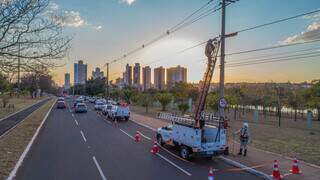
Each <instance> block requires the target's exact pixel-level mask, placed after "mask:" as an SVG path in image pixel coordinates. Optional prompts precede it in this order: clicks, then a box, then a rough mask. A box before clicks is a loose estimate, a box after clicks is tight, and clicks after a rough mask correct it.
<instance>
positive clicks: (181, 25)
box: [110, 0, 220, 63]
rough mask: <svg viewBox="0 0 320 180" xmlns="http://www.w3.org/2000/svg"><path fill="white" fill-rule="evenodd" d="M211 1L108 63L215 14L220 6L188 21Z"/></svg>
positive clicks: (211, 0) (209, 2)
mask: <svg viewBox="0 0 320 180" xmlns="http://www.w3.org/2000/svg"><path fill="white" fill-rule="evenodd" d="M213 1H214V0H210V1H208V2H207V3H206V4H204V5H203V6H201V7H200V8H199V9H197V10H196V11H194V12H193V13H191V14H190V15H189V16H187V17H186V18H185V19H183V20H182V21H180V22H179V23H177V24H176V25H175V26H173V27H171V28H169V30H167V31H166V32H165V33H162V34H160V35H159V36H157V37H156V38H154V39H152V40H150V41H148V42H147V43H145V44H143V45H142V46H140V47H137V48H135V49H133V50H131V51H129V52H128V53H126V54H124V55H123V56H121V57H119V58H115V59H113V60H111V61H110V63H114V62H117V61H119V60H121V59H124V58H126V57H127V56H129V55H131V54H134V53H136V52H137V51H139V50H142V49H144V48H145V47H147V46H149V45H151V44H153V43H155V42H157V41H159V40H160V39H162V38H164V37H166V36H168V35H170V34H172V33H174V32H176V31H178V30H180V29H182V28H184V27H186V26H189V25H191V24H193V23H194V22H196V21H199V20H200V19H202V18H204V17H206V16H208V15H210V14H212V13H214V12H216V11H217V10H219V9H217V7H218V6H220V4H219V5H218V6H215V7H214V9H213V10H212V9H209V10H207V11H205V12H203V13H201V14H200V15H198V16H197V17H195V18H194V19H191V20H189V19H190V18H191V17H192V16H194V15H195V14H197V13H199V12H200V11H201V10H202V9H204V8H205V7H207V6H208V5H209V4H211V3H212V2H213ZM188 20H189V21H188Z"/></svg>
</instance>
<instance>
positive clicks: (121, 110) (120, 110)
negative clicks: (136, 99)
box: [107, 105, 130, 121]
mask: <svg viewBox="0 0 320 180" xmlns="http://www.w3.org/2000/svg"><path fill="white" fill-rule="evenodd" d="M107 116H108V118H110V119H112V120H121V119H124V120H125V121H128V120H129V118H130V110H129V106H127V105H112V108H111V109H110V110H108V111H107Z"/></svg>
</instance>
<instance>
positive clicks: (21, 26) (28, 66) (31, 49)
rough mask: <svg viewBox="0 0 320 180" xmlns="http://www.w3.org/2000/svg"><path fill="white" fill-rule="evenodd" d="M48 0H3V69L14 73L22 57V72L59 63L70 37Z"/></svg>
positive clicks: (0, 9)
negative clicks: (50, 9) (51, 10)
mask: <svg viewBox="0 0 320 180" xmlns="http://www.w3.org/2000/svg"><path fill="white" fill-rule="evenodd" d="M48 5H49V0H1V1H0V70H1V71H2V72H7V73H9V74H10V73H14V72H16V68H17V65H18V58H20V60H21V61H20V67H21V71H24V72H34V71H36V70H37V69H39V67H43V66H45V67H46V68H51V67H55V66H57V65H58V61H57V60H58V59H62V58H63V57H64V56H65V55H66V52H67V50H68V49H69V43H70V41H71V38H70V37H68V36H64V35H63V27H62V25H61V24H60V23H59V22H57V21H54V19H53V18H52V17H53V14H52V12H49V9H48V8H49V6H48Z"/></svg>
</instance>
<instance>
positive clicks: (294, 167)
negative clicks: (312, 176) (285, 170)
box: [290, 158, 302, 174]
mask: <svg viewBox="0 0 320 180" xmlns="http://www.w3.org/2000/svg"><path fill="white" fill-rule="evenodd" d="M290 172H291V173H292V174H301V173H302V171H300V169H299V166H298V160H297V158H294V159H293V165H292V168H291V170H290Z"/></svg>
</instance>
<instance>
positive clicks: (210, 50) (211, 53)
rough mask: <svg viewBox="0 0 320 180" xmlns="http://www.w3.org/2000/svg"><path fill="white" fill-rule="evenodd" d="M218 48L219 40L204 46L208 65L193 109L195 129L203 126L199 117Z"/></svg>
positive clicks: (210, 41) (203, 105) (211, 40)
mask: <svg viewBox="0 0 320 180" xmlns="http://www.w3.org/2000/svg"><path fill="white" fill-rule="evenodd" d="M219 46H220V40H218V39H217V38H215V39H210V40H209V41H208V42H207V45H206V49H205V54H206V56H207V58H208V64H207V69H206V72H205V74H204V76H203V80H202V82H200V84H199V86H200V87H199V95H198V99H197V102H196V104H195V108H194V119H195V127H196V128H200V129H202V128H203V127H204V124H205V122H204V119H203V118H202V117H201V114H202V112H203V110H204V107H205V103H206V98H207V95H208V91H209V87H210V83H211V80H212V76H213V72H214V68H215V65H216V62H217V56H218V50H219Z"/></svg>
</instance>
